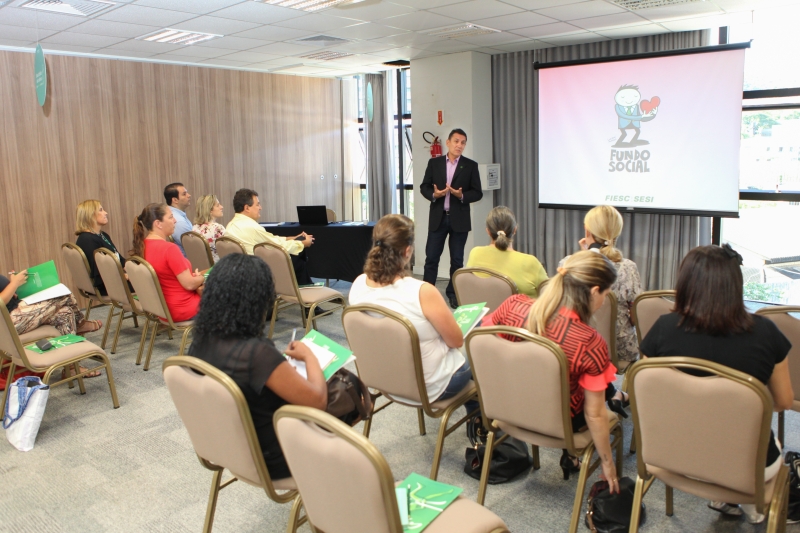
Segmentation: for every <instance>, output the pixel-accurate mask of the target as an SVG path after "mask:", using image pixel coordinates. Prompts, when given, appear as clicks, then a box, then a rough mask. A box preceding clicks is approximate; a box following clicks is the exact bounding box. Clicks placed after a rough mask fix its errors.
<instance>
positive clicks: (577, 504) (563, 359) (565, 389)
mask: <svg viewBox="0 0 800 533" xmlns="http://www.w3.org/2000/svg"><path fill="white" fill-rule="evenodd" d="M500 334H504V335H513V336H514V337H517V338H519V339H522V341H523V342H530V343H533V344H536V345H538V346H541V347H543V348H546V349H548V350H549V351H550V352H551V353H552V354H553V356H554V357H555V358H556V359H557V360H558V365H559V367H560V369H561V420H562V423H563V425H564V441H565V444H566V450H567V452H568V453H569V454H570V455H572V456H573V457H580V458H581V470H580V473H579V474H578V486H577V488H576V490H575V499H574V501H573V503H572V517H571V518H570V525H569V531H570V533H575V532H576V531H577V530H578V522H579V519H580V516H581V507H582V506H583V495H584V493H585V492H586V482H587V480H588V479H589V476H591V475H592V473H593V472H594V471H595V470H597V468H598V467H599V466H600V462H601V460H600V457H598V458H597V459H596V460H595V461H594V462H592V461H591V459H592V454H593V453H594V450H595V445H594V442H593V441H591V440H590V441H589V445H588V446H586V448H582V449H581V448H576V447H575V443H574V440H573V439H574V434H573V431H572V415H571V413H570V396H569V392H570V388H569V362H568V361H567V356H566V355H564V351H563V350H562V349H561V347H560V346H559V345H558V344H556V343H555V342H553V341H551V340H550V339H546V338H544V337H541V336H539V335H535V334H534V333H531V332H530V331H528V330H526V329H522V328H514V327H510V326H490V327H485V328H476V329H474V330H472V331H471V332H470V333H469V335H467V338H466V341H465V345H466V347H467V358H468V359H469V363H470V366H471V367H472V368H473V374H472V379H473V380H474V381H475V386H476V387H477V389H478V398H479V399H480V404H481V417H482V419H483V423H484V427H486V428H487V429H488V430H489V435H488V437H487V439H486V451H485V455H484V456H485V457H491V456H492V455H491V454H492V450H493V449H494V447H495V446H497V445H498V444H501V443H502V442H504V441H505V440H506V439H507V438H508V434H505V435H503V436H502V437H500V438H499V439H497V441H495V438H496V432H497V431H498V430H499V429H500V428H499V426H498V425H497V420H490V419H489V418H488V417H487V416H486V413H485V412H484V407H483V396H482V392H481V386H480V378H479V376H478V375H477V373H476V372H475V371H474V369H475V366H474V365H473V361H472V352H471V341H472V339H474V338H475V337H478V336H480V335H500ZM609 429H610V434H611V436H612V437H613V439H612V441H611V447H612V448H616V468H617V476H618V477H622V440H623V435H622V424H621V423H620V422H619V420H617V423H616V424H614V425H612V427H611V428H609ZM531 452H532V455H533V468H534V470H538V469H539V468H540V467H541V463H540V461H539V446H536V445H533V444H532V445H531ZM490 464H491V462H490V461H484V463H483V470H482V471H481V480H480V485H479V487H478V498H477V502H478V503H480V504H481V505H483V502H484V500H485V498H486V488H487V482H488V480H489V466H490Z"/></svg>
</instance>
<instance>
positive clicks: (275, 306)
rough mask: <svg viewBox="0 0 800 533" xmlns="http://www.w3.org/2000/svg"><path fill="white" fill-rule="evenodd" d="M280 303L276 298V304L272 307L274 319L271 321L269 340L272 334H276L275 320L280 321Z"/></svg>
mask: <svg viewBox="0 0 800 533" xmlns="http://www.w3.org/2000/svg"><path fill="white" fill-rule="evenodd" d="M278 302H279V300H278V299H277V298H276V299H275V303H274V304H273V305H272V319H271V320H270V321H269V335H267V338H268V339H271V338H272V334H273V333H274V332H275V320H277V319H278ZM301 313H302V310H301Z"/></svg>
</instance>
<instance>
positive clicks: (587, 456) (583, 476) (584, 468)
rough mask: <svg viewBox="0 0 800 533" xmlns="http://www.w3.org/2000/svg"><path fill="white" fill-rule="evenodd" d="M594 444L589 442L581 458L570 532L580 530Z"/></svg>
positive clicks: (574, 532)
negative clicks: (579, 524) (579, 522)
mask: <svg viewBox="0 0 800 533" xmlns="http://www.w3.org/2000/svg"><path fill="white" fill-rule="evenodd" d="M593 453H594V444H589V446H587V447H586V450H584V452H583V457H582V458H581V461H582V462H581V471H580V474H578V486H577V488H576V489H575V500H574V502H573V503H572V517H571V518H570V521H569V533H576V532H577V531H578V521H579V520H580V517H581V516H580V515H581V508H582V507H583V493H584V492H585V491H586V480H587V479H588V478H589V474H588V472H589V464H590V463H591V462H592V454H593Z"/></svg>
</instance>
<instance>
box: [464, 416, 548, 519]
mask: <svg viewBox="0 0 800 533" xmlns="http://www.w3.org/2000/svg"><path fill="white" fill-rule="evenodd" d="M494 433H495V432H494V431H490V432H489V435H488V436H487V437H486V447H485V448H484V452H483V468H481V480H480V483H478V499H477V500H476V501H477V502H478V503H479V504H481V505H483V501H484V500H485V499H486V484H487V483H488V482H489V467H490V465H491V462H492V461H491V460H488V461H487V460H486V458H487V457H491V456H492V453H493V452H494ZM535 457H536V459H538V458H539V447H538V446H537V447H536V454H535Z"/></svg>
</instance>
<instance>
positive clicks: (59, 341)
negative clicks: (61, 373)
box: [25, 335, 86, 353]
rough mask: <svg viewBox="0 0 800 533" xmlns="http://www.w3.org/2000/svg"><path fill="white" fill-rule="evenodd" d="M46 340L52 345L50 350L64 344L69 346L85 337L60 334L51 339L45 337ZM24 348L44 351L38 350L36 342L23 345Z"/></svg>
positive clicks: (37, 351)
mask: <svg viewBox="0 0 800 533" xmlns="http://www.w3.org/2000/svg"><path fill="white" fill-rule="evenodd" d="M47 340H48V341H50V344H52V345H53V347H52V348H51V350H55V349H56V348H63V347H64V346H69V345H70V344H76V343H79V342H83V341H85V340H86V339H84V338H83V337H81V336H80V335H62V336H60V337H53V338H52V339H47ZM25 349H27V350H30V351H32V352H36V353H44V351H42V350H40V349H39V347H38V346H36V343H34V344H29V345H28V346H25ZM47 351H48V352H49V351H50V350H47Z"/></svg>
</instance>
